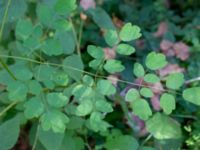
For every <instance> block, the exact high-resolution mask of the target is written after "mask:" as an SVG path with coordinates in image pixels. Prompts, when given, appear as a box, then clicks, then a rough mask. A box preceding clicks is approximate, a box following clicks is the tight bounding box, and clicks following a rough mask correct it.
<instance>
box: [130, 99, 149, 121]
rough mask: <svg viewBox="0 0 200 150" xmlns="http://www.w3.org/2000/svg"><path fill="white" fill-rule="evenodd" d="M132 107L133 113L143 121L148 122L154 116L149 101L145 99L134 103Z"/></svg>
mask: <svg viewBox="0 0 200 150" xmlns="http://www.w3.org/2000/svg"><path fill="white" fill-rule="evenodd" d="M131 106H132V109H133V113H134V114H135V115H137V116H138V117H139V118H140V119H142V120H147V119H148V118H149V117H150V116H151V115H152V111H151V108H150V106H149V104H148V103H147V101H146V100H144V99H138V100H135V101H133V103H132V105H131Z"/></svg>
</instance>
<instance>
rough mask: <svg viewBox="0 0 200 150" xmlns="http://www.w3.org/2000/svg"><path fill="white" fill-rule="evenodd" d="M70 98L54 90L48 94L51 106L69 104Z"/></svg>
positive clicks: (56, 106) (58, 106) (59, 106)
mask: <svg viewBox="0 0 200 150" xmlns="http://www.w3.org/2000/svg"><path fill="white" fill-rule="evenodd" d="M68 101H69V98H68V97H67V96H65V95H64V94H63V93H60V92H53V93H48V94H47V102H48V104H49V105H50V106H52V107H55V108H61V107H64V106H65V105H67V103H68Z"/></svg>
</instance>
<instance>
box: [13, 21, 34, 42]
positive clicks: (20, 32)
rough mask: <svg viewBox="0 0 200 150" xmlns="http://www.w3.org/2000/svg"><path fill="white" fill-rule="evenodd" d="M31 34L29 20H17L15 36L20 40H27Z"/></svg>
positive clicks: (31, 27)
mask: <svg viewBox="0 0 200 150" xmlns="http://www.w3.org/2000/svg"><path fill="white" fill-rule="evenodd" d="M32 32H33V25H32V23H31V21H30V20H28V19H24V20H19V21H18V22H17V25H16V29H15V36H16V37H17V38H18V39H20V40H25V39H27V38H28V37H29V36H30V35H31V33H32Z"/></svg>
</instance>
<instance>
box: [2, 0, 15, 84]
mask: <svg viewBox="0 0 200 150" xmlns="http://www.w3.org/2000/svg"><path fill="white" fill-rule="evenodd" d="M10 4H11V0H8V3H7V5H6V9H5V13H4V16H3V21H2V24H1V29H0V42H1V39H2V36H3V30H4V26H5V23H6V19H7V16H8V9H9V6H10ZM0 64H1V65H2V66H3V68H4V69H5V70H6V71H7V72H8V74H9V75H10V76H11V77H12V78H13V79H14V80H16V77H15V75H14V74H13V73H12V72H11V71H10V69H9V68H8V66H7V65H6V64H5V63H4V62H3V61H2V60H1V58H0Z"/></svg>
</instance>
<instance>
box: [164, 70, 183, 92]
mask: <svg viewBox="0 0 200 150" xmlns="http://www.w3.org/2000/svg"><path fill="white" fill-rule="evenodd" d="M184 81H185V80H184V75H183V74H182V73H172V74H170V75H169V76H168V77H167V80H166V86H167V87H168V88H169V89H173V90H178V89H179V88H180V87H181V86H182V85H183V84H184Z"/></svg>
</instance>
